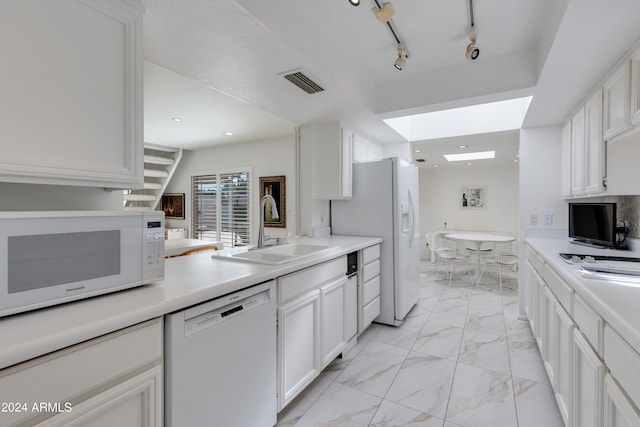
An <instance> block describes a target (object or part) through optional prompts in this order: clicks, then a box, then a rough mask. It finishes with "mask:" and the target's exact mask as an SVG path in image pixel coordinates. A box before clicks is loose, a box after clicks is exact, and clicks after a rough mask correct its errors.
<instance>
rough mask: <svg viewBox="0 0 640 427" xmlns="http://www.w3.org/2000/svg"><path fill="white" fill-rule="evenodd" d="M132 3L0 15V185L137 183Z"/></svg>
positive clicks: (32, 8) (64, 3) (139, 153)
mask: <svg viewBox="0 0 640 427" xmlns="http://www.w3.org/2000/svg"><path fill="white" fill-rule="evenodd" d="M142 15H143V6H142V2H141V1H139V0H93V1H82V0H57V1H50V0H21V1H12V2H6V3H5V4H3V7H2V14H0V51H2V52H3V61H2V65H0V70H1V72H0V74H1V75H2V79H1V80H0V92H1V93H2V102H1V103H0V136H1V140H2V144H4V147H3V148H4V149H3V150H2V152H3V153H2V158H1V159H0V181H7V182H24V183H46V184H63V185H80V186H95V187H111V188H132V187H137V186H141V185H142V180H143V141H142V139H143V118H142V102H143V99H142Z"/></svg>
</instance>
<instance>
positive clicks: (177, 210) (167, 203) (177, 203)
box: [162, 193, 184, 219]
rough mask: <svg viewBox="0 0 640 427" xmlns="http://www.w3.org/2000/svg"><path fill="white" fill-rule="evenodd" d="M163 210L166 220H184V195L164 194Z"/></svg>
mask: <svg viewBox="0 0 640 427" xmlns="http://www.w3.org/2000/svg"><path fill="white" fill-rule="evenodd" d="M162 210H163V211H164V217H165V219H184V193H175V194H170V193H165V194H163V195H162Z"/></svg>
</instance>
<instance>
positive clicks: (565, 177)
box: [561, 120, 572, 197]
mask: <svg viewBox="0 0 640 427" xmlns="http://www.w3.org/2000/svg"><path fill="white" fill-rule="evenodd" d="M571 163H572V160H571V120H569V121H568V122H567V123H565V125H564V127H563V128H562V190H561V191H562V197H571V173H572V172H571Z"/></svg>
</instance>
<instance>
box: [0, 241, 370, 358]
mask: <svg viewBox="0 0 640 427" xmlns="http://www.w3.org/2000/svg"><path fill="white" fill-rule="evenodd" d="M381 242H382V239H380V238H375V237H351V236H328V237H321V238H300V239H297V240H296V241H293V242H291V243H305V244H314V245H325V246H330V247H331V248H330V249H326V250H323V251H321V252H318V253H317V254H313V255H309V256H306V257H304V258H301V259H298V260H295V261H292V262H288V263H284V264H281V265H277V266H272V265H264V264H257V263H249V262H241V261H233V260H227V259H224V257H214V258H212V256H211V253H206V252H205V253H196V254H193V255H189V256H184V257H178V258H170V259H167V260H166V263H165V279H164V280H161V281H158V282H156V283H152V284H149V285H145V286H140V287H137V288H133V289H128V290H124V291H119V292H114V293H110V294H107V295H102V296H98V297H92V298H87V299H84V300H80V301H75V302H70V303H64V304H61V305H57V306H53V307H48V308H43V309H38V310H34V311H30V312H26V313H21V314H15V315H11V316H7V317H3V318H0V344H1V345H0V369H2V368H5V367H8V366H11V365H14V364H17V363H20V362H23V361H26V360H29V359H32V358H34V357H38V356H41V355H44V354H47V353H50V352H53V351H56V350H60V349H62V348H65V347H68V346H71V345H74V344H77V343H80V342H83V341H86V340H90V339H92V338H95V337H98V336H101V335H104V334H107V333H110V332H113V331H116V330H119V329H123V328H126V327H128V326H131V325H135V324H138V323H140V322H144V321H146V320H149V319H153V318H157V317H160V316H163V315H165V314H167V313H171V312H174V311H178V310H182V309H184V308H186V307H189V306H192V305H195V304H199V303H201V302H204V301H208V300H211V299H214V298H217V297H220V296H222V295H225V294H228V293H231V292H235V291H238V290H240V289H243V288H246V287H249V286H252V285H255V284H258V283H262V282H265V281H268V280H271V279H275V278H276V277H280V276H283V275H285V274H288V273H291V272H294V271H297V270H301V269H303V268H307V267H310V266H312V265H315V264H319V263H322V262H325V261H328V260H331V259H334V258H337V257H340V256H342V255H345V254H347V253H349V252H353V251H357V250H360V249H364V248H366V247H369V246H372V245H375V244H378V243H381ZM346 268H347V266H346V263H345V272H346Z"/></svg>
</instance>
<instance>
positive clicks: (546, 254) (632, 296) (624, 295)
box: [527, 238, 640, 352]
mask: <svg viewBox="0 0 640 427" xmlns="http://www.w3.org/2000/svg"><path fill="white" fill-rule="evenodd" d="M527 243H528V244H529V245H530V246H531V247H532V248H533V249H534V250H535V251H536V252H537V253H538V254H539V255H540V256H541V257H542V258H543V259H544V261H545V262H546V263H547V264H549V266H551V267H552V268H553V269H554V270H555V271H556V272H557V273H558V274H560V276H561V277H562V278H563V279H564V280H566V281H567V283H568V284H569V285H570V286H571V287H572V288H573V289H574V290H575V291H576V293H577V294H578V295H580V297H582V299H584V300H585V301H586V302H587V303H589V305H591V307H592V308H593V309H594V310H595V311H596V312H597V313H598V314H599V315H600V316H601V317H602V318H603V319H604V320H605V322H607V323H608V324H609V325H611V327H612V328H613V329H615V330H616V331H617V332H618V334H620V335H621V336H622V337H623V338H624V339H625V340H626V341H627V342H628V343H629V344H630V345H631V346H632V347H633V348H635V350H636V351H637V352H640V284H636V283H631V282H622V281H608V280H601V279H588V278H584V277H582V275H581V274H580V272H579V266H578V265H573V264H570V263H567V262H566V261H565V260H564V259H563V258H562V257H560V255H559V254H560V253H571V254H583V255H607V256H621V257H629V258H640V253H639V252H632V251H622V250H613V249H596V248H589V247H585V246H580V245H574V244H571V243H569V242H568V241H567V239H537V238H536V239H527ZM638 266H639V267H640V264H639V265H638Z"/></svg>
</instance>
